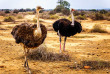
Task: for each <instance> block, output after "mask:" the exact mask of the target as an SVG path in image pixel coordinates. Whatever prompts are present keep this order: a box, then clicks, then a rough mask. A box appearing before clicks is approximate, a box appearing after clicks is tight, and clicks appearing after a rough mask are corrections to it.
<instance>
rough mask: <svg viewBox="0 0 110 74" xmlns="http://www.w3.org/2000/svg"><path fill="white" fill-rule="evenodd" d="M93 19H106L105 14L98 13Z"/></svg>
mask: <svg viewBox="0 0 110 74" xmlns="http://www.w3.org/2000/svg"><path fill="white" fill-rule="evenodd" d="M91 19H93V20H104V19H105V18H104V16H103V14H101V13H99V12H97V13H95V14H94V15H92V16H91Z"/></svg>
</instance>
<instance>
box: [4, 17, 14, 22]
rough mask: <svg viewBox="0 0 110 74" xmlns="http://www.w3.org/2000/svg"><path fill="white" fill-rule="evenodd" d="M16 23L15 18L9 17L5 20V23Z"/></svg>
mask: <svg viewBox="0 0 110 74" xmlns="http://www.w3.org/2000/svg"><path fill="white" fill-rule="evenodd" d="M14 21H15V19H14V17H13V16H8V17H5V18H4V22H14Z"/></svg>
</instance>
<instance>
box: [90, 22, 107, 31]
mask: <svg viewBox="0 0 110 74" xmlns="http://www.w3.org/2000/svg"><path fill="white" fill-rule="evenodd" d="M91 32H98V33H107V31H105V30H104V29H103V28H102V27H101V26H100V25H99V24H95V25H94V26H93V29H92V30H91Z"/></svg>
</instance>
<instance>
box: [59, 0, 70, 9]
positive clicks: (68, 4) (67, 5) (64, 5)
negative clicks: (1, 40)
mask: <svg viewBox="0 0 110 74" xmlns="http://www.w3.org/2000/svg"><path fill="white" fill-rule="evenodd" d="M58 3H59V4H60V5H61V6H63V7H64V8H70V3H69V2H67V1H63V0H58Z"/></svg>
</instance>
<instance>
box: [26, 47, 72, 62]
mask: <svg viewBox="0 0 110 74" xmlns="http://www.w3.org/2000/svg"><path fill="white" fill-rule="evenodd" d="M28 58H29V59H32V60H41V61H70V56H69V55H65V54H62V53H53V52H48V51H47V49H46V47H45V46H40V47H39V48H37V50H35V51H33V52H31V53H30V54H29V55H28Z"/></svg>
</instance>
